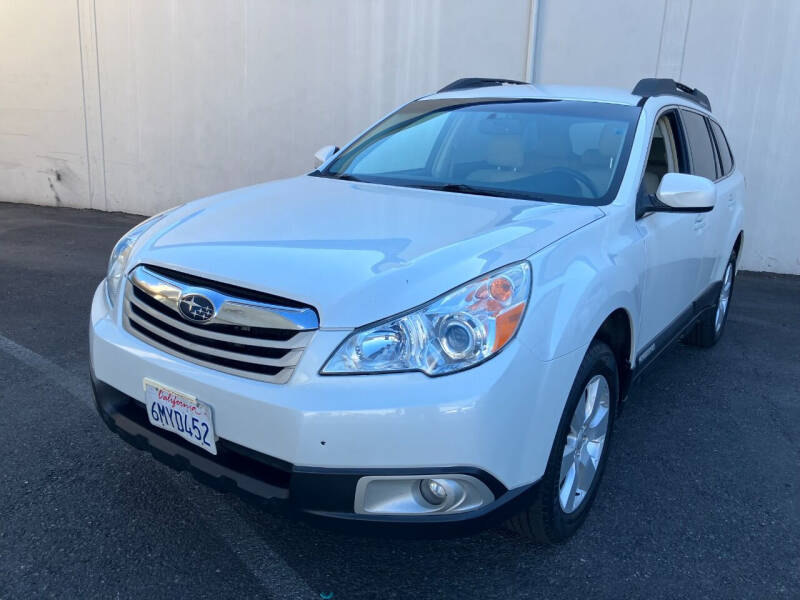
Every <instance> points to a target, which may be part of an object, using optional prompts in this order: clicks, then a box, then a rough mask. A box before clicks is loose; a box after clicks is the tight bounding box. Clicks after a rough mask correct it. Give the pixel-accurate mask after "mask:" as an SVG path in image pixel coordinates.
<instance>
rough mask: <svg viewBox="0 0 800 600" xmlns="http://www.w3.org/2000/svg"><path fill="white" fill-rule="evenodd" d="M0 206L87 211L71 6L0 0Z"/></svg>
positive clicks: (77, 50)
mask: <svg viewBox="0 0 800 600" xmlns="http://www.w3.org/2000/svg"><path fill="white" fill-rule="evenodd" d="M0 201H7V202H34V203H37V204H48V205H55V206H58V205H63V206H79V207H84V206H88V185H87V166H86V132H85V127H84V112H83V91H82V78H81V59H80V45H79V35H78V14H77V11H76V5H75V2H55V1H52V0H49V1H48V0H0Z"/></svg>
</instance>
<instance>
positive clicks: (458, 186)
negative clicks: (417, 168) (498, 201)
mask: <svg viewBox="0 0 800 600" xmlns="http://www.w3.org/2000/svg"><path fill="white" fill-rule="evenodd" d="M412 187H418V188H422V189H425V190H436V191H438V192H455V193H458V194H474V195H475V196H494V197H497V198H520V199H522V200H539V201H541V198H540V197H538V196H530V195H528V194H526V193H525V192H519V191H516V190H508V191H505V190H487V189H485V188H479V187H473V186H471V185H467V184H465V183H445V184H441V185H426V184H420V185H413V186H412Z"/></svg>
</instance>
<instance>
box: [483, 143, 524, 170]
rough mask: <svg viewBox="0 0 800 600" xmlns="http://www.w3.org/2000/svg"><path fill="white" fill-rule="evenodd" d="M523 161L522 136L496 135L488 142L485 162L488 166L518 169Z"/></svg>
mask: <svg viewBox="0 0 800 600" xmlns="http://www.w3.org/2000/svg"><path fill="white" fill-rule="evenodd" d="M523 159H524V152H523V147H522V136H520V135H498V136H495V137H493V138H492V139H491V140H489V145H488V147H487V149H486V162H488V163H489V164H490V165H492V166H494V167H505V168H510V169H518V168H519V167H521V166H522V163H523Z"/></svg>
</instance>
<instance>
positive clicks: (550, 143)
mask: <svg viewBox="0 0 800 600" xmlns="http://www.w3.org/2000/svg"><path fill="white" fill-rule="evenodd" d="M536 134H537V135H536V137H537V139H536V147H535V152H536V154H537V155H539V156H549V157H551V158H568V157H570V156H572V155H573V152H572V142H571V140H570V138H569V131H568V130H567V129H564V128H561V127H557V126H555V125H554V124H552V123H548V122H547V121H544V122H542V123H540V124H539V126H538V128H537V132H536Z"/></svg>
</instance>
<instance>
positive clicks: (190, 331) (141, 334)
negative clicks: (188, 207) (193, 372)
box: [124, 265, 319, 383]
mask: <svg viewBox="0 0 800 600" xmlns="http://www.w3.org/2000/svg"><path fill="white" fill-rule="evenodd" d="M197 279H198V278H197V277H194V276H191V277H187V281H181V274H180V273H176V272H174V271H169V277H167V276H166V275H165V274H164V273H161V272H155V271H154V270H153V269H151V268H148V267H147V266H142V265H140V266H138V267H136V268H135V269H134V270H133V271H131V273H130V275H129V276H128V280H127V282H126V287H125V304H124V307H125V308H124V310H125V315H124V325H125V328H126V330H127V331H128V332H129V333H131V334H132V335H134V336H136V337H137V338H139V339H140V340H142V341H144V342H146V343H148V344H150V345H152V346H154V347H156V348H158V349H159V350H162V351H164V352H166V353H168V354H172V355H174V356H177V357H179V358H182V359H184V360H187V361H189V362H192V363H195V364H198V365H201V366H204V367H208V368H211V369H215V370H218V371H223V372H225V373H231V374H234V375H239V376H242V377H247V378H250V379H257V380H260V381H268V382H270V383H285V382H286V381H288V379H289V377H290V376H291V374H292V372H293V370H294V368H295V366H296V365H297V363H298V361H299V360H300V357H301V356H302V354H303V351H304V349H305V347H306V345H307V344H308V343H309V341H310V339H311V336H313V335H314V329H316V328H317V327H318V326H319V324H318V321H317V319H316V312H314V311H313V309H312V308H310V307H309V308H296V307H295V306H287V307H281V306H276V305H275V304H274V303H272V302H270V303H269V304H266V303H264V304H260V303H258V302H255V301H254V300H253V298H255V297H257V295H258V294H259V292H249V293H248V294H246V296H247V297H246V298H244V299H242V298H240V297H238V296H236V297H234V296H229V295H227V294H224V293H222V292H221V291H219V290H220V289H225V286H224V285H223V284H220V285H218V286H213V287H212V285H213V283H212V282H208V280H203V282H204V283H208V285H209V287H208V288H200V287H198V286H197ZM230 287H231V286H228V288H230ZM235 290H236V291H241V288H235ZM185 294H201V295H204V296H206V297H208V298H209V299H210V300H211V301H212V303H213V304H214V308H215V314H214V317H212V318H211V319H210V320H209V323H208V324H205V323H196V322H191V321H189V320H187V319H184V317H183V316H182V315H181V312H180V310H179V306H180V298H181V297H182V296H183V295H185ZM274 298H275V297H273V296H269V299H270V300H273V299H274ZM292 304H293V305H296V304H297V303H294V302H292ZM243 306H244V310H242V307H243ZM231 315H232V316H231ZM249 320H252V322H253V324H254V325H253V326H250V325H249V324H248V323H249ZM265 323H267V324H269V325H272V324H284V323H285V324H286V326H287V329H281V328H278V327H263V326H261V327H260V326H259V325H263V324H265ZM310 326H313V329H312V328H311V327H310Z"/></svg>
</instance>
